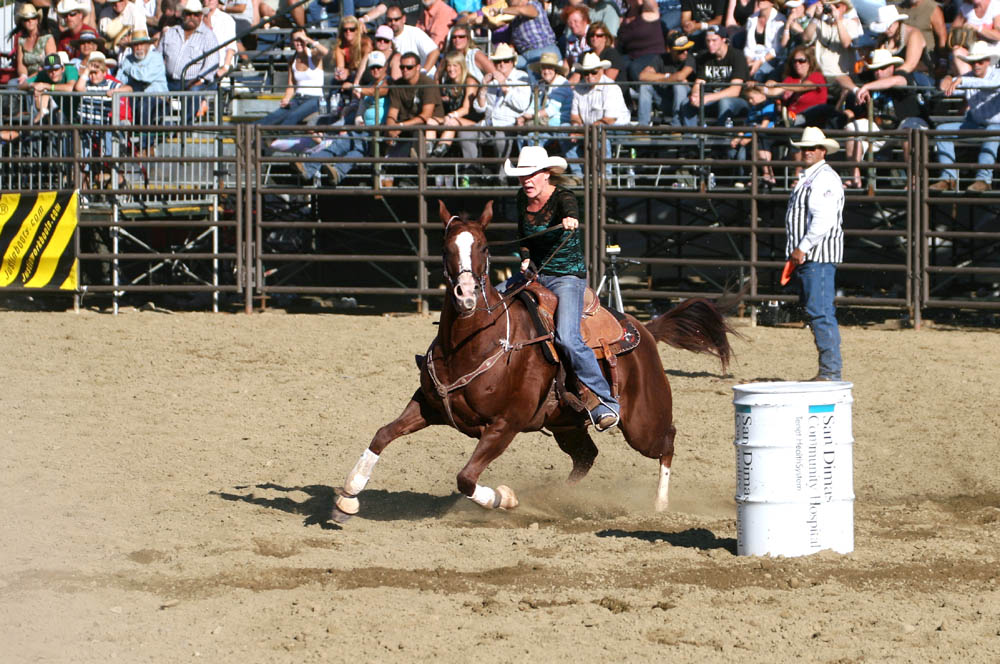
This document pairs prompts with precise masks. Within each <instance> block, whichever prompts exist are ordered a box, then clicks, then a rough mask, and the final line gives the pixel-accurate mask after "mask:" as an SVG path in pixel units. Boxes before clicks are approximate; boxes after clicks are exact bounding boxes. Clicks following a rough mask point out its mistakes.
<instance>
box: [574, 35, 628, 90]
mask: <svg viewBox="0 0 1000 664" xmlns="http://www.w3.org/2000/svg"><path fill="white" fill-rule="evenodd" d="M587 46H588V49H587V50H588V51H589V52H591V53H593V54H594V55H596V56H597V57H599V58H600V59H601V60H607V61H608V62H610V63H611V65H610V66H609V67H608V68H607V69H605V70H604V75H605V76H607V77H608V78H610V79H611V80H612V81H617V80H618V77H619V76H621V79H622V80H623V81H624V80H625V79H626V78H627V77H628V59H627V58H626V57H625V56H624V55H622V54H621V51H619V50H618V49H617V48H615V38H614V35H612V34H611V31H610V30H608V26H606V25H605V24H604V23H602V22H600V21H595V22H594V23H591V24H590V25H589V26H588V27H587ZM579 81H580V73H579V72H577V71H574V72H573V73H572V74H571V75H570V76H569V82H570V83H578V82H579Z"/></svg>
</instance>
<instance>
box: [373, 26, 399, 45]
mask: <svg viewBox="0 0 1000 664" xmlns="http://www.w3.org/2000/svg"><path fill="white" fill-rule="evenodd" d="M395 37H396V35H395V34H393V32H392V28H390V27H389V26H388V25H380V26H378V30H376V31H375V39H388V40H389V41H392V40H393V39H395Z"/></svg>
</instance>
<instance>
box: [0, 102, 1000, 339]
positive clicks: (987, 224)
mask: <svg viewBox="0 0 1000 664" xmlns="http://www.w3.org/2000/svg"><path fill="white" fill-rule="evenodd" d="M174 94H175V95H179V99H180V98H183V97H185V96H186V95H187V96H191V97H194V96H197V95H198V93H174ZM122 97H123V98H125V99H128V100H129V105H130V107H131V111H130V113H131V116H132V122H133V123H136V124H127V123H123V122H121V120H122V118H121V115H120V112H121V109H124V108H125V106H123V105H121V104H119V103H114V104H113V108H114V109H115V110H114V113H116V114H118V115H116V116H115V117H114V118H113V122H112V124H110V125H107V126H83V125H52V126H37V125H19V126H16V127H13V128H12V127H11V126H10V125H8V126H3V125H0V131H4V130H7V129H13V130H15V131H16V132H17V133H18V135H17V136H16V137H13V138H11V140H6V141H3V142H2V144H0V181H2V182H3V188H4V191H36V190H51V189H55V190H68V189H79V190H80V192H81V195H82V196H84V197H85V198H86V199H87V200H86V203H87V204H86V205H84V206H81V210H82V217H81V223H80V227H81V232H80V238H79V239H78V242H77V247H78V251H79V255H80V258H81V262H82V268H83V270H82V271H83V284H84V285H83V286H82V289H83V291H84V292H107V293H112V294H113V295H114V297H115V302H116V304H117V301H118V299H119V298H120V297H121V296H123V295H126V294H135V293H139V294H143V293H147V292H157V291H174V292H180V293H186V294H188V295H189V296H190V297H191V298H192V300H193V301H194V302H195V303H196V306H197V303H198V302H199V300H198V298H210V299H206V301H205V302H206V305H209V304H211V306H213V307H217V306H218V305H219V302H220V297H222V296H225V295H226V294H229V295H228V296H229V297H231V298H238V301H239V302H240V303H241V304H242V305H243V306H244V308H246V309H247V310H252V309H253V308H254V306H266V302H267V301H268V299H270V298H274V297H279V298H280V297H283V296H287V295H294V294H297V295H304V294H312V295H333V296H337V295H340V296H358V295H368V294H370V295H380V294H392V295H402V296H407V297H410V298H413V299H414V300H415V301H416V302H417V303H418V305H417V306H427V302H428V300H432V299H435V298H437V297H439V296H440V294H441V289H440V287H441V284H442V283H443V279H442V275H441V265H440V255H441V240H442V235H443V229H442V227H441V224H440V223H439V222H438V220H437V211H436V209H437V206H436V199H439V198H440V199H445V200H446V201H447V202H448V204H449V207H450V208H451V209H453V210H455V209H460V208H463V207H464V208H468V209H469V210H470V212H473V213H476V212H478V210H479V208H480V207H481V206H482V204H484V203H485V201H486V200H489V199H492V200H494V201H496V205H495V210H496V218H495V219H496V220H495V222H494V224H493V225H491V227H490V233H491V236H494V237H495V238H496V239H514V237H515V232H516V230H515V229H516V225H515V223H514V222H515V220H516V211H515V209H514V205H513V200H514V194H515V192H516V190H517V182H516V181H515V180H514V179H509V178H505V177H503V176H502V175H501V172H502V164H503V162H504V160H505V159H506V158H507V157H508V156H509V155H515V156H516V154H517V151H518V149H519V145H521V144H526V143H539V142H541V143H546V144H548V145H549V147H550V148H551V150H560V151H562V152H563V153H565V154H567V155H568V157H569V163H570V169H569V171H568V175H569V176H570V178H569V182H568V186H570V187H572V188H574V190H575V191H576V192H577V193H578V195H579V197H580V199H581V210H582V214H583V217H584V220H585V225H584V228H585V247H586V249H585V250H586V258H587V262H588V266H589V269H590V274H591V278H592V279H593V282H594V285H596V284H597V283H598V281H600V279H601V277H602V276H604V275H605V273H606V270H607V269H608V266H609V265H611V264H612V262H613V264H614V269H615V271H616V273H618V274H621V273H622V272H623V271H624V277H623V279H622V281H623V282H624V284H625V287H624V289H623V297H624V299H625V301H626V302H627V303H629V302H631V303H632V304H637V305H640V306H642V305H643V303H645V302H651V301H655V300H665V299H679V298H685V297H691V296H695V295H700V296H710V297H711V296H715V295H718V294H720V293H722V292H723V291H724V290H725V289H726V288H729V289H733V288H737V287H740V286H742V285H744V284H747V285H748V286H749V288H748V293H747V301H748V303H750V304H751V305H752V306H753V307H759V306H766V305H767V304H769V303H770V304H773V303H776V302H781V301H786V300H793V299H795V297H796V295H795V293H794V292H792V291H790V290H788V289H787V288H783V287H781V286H780V284H779V283H778V275H779V274H780V268H781V266H782V264H783V263H784V260H785V256H784V213H785V205H786V203H787V200H788V195H789V192H790V189H791V187H792V186H793V185H794V183H795V180H796V177H797V174H796V172H797V171H798V170H799V169H800V167H801V164H800V163H799V162H797V161H796V160H795V156H794V150H793V149H792V147H791V146H790V144H789V140H788V139H789V138H793V137H795V136H797V135H798V130H791V129H766V130H762V129H756V128H741V127H734V128H727V127H718V128H696V129H689V130H685V131H683V132H676V130H675V129H673V128H669V127H662V128H640V127H604V126H599V127H586V128H581V127H540V126H523V127H504V128H491V127H478V126H470V127H462V128H461V130H462V131H461V132H460V133H459V134H457V135H455V136H454V137H452V138H451V139H450V140H452V146H451V149H450V151H449V153H448V155H447V156H444V157H435V156H432V152H433V149H432V148H433V147H434V145H435V144H436V143H435V141H436V140H438V139H432V138H430V137H429V134H428V132H429V131H435V130H436V131H441V129H442V128H441V127H440V126H438V127H429V126H427V127H412V128H409V133H408V134H404V135H402V136H399V137H397V138H395V139H390V137H389V136H388V135H387V128H386V127H385V126H377V127H366V126H300V127H295V128H293V129H291V130H290V128H288V127H263V126H256V125H236V126H233V125H229V126H220V125H217V124H213V123H210V122H209V120H210V119H212V117H213V116H212V113H214V112H216V111H215V110H213V109H211V108H210V109H209V111H207V112H206V113H203V114H202V115H201V116H198V117H191V118H188V117H187V116H186V115H185V114H184V112H183V107H184V106H183V100H182V111H181V112H180V115H178V114H177V113H178V112H177V110H176V108H175V106H176V103H174V102H171V109H172V111H171V112H172V113H174V115H173V116H172V119H171V120H169V122H166V121H162V120H157V121H155V122H149V123H148V124H141V122H144V116H143V113H146V111H145V110H143V109H144V108H150V109H155V108H156V106H155V104H157V103H160V102H153V104H154V105H152V106H150V105H144V99H143V95H138V94H132V95H122ZM204 98H205V99H209V100H211V97H204ZM209 103H210V102H209ZM193 104H194V102H192V108H193ZM198 105H199V108H200V107H201V101H199V102H198ZM161 110H164V113H165V112H166V111H165V108H163V109H161ZM150 112H151V113H156V112H157V111H150ZM161 117H166V116H161ZM175 121H178V122H184V121H186V122H190V123H191V124H173V122H175ZM202 121H203V122H204V123H203V124H198V122H202ZM828 133H829V135H831V136H832V137H834V138H836V139H837V140H839V141H840V142H841V145H843V146H845V147H846V146H848V145H850V146H851V147H852V148H853V147H854V146H855V145H856V144H858V143H861V144H864V147H865V148H866V150H865V151H864V156H862V158H861V159H858V160H850V159H843V158H839V159H838V157H839V156H835V157H834V158H833V159H831V163H833V165H834V166H835V167H836V168H838V169H839V170H840V172H841V173H842V175H844V176H845V179H846V180H847V181H848V182H849V183H852V184H853V183H854V182H855V181H856V180H857V181H858V184H859V185H860V186H859V187H857V188H853V187H852V188H850V189H848V193H847V204H846V208H845V236H846V251H845V257H846V259H845V262H844V263H843V264H842V265H841V266H840V271H839V274H838V287H839V288H840V289H841V291H842V293H841V294H840V295H839V296H838V302H839V303H840V304H842V305H848V306H877V307H884V308H890V309H898V310H900V311H902V312H905V313H907V314H908V315H910V316H911V317H912V318H913V319H914V320H915V321H916V322H918V323H919V320H920V316H921V312H922V310H923V309H926V308H928V307H951V308H964V307H967V308H980V309H982V308H989V309H1000V292H998V291H1000V286H998V284H1000V232H998V225H997V216H998V211H1000V198H998V197H995V196H991V195H989V194H987V195H984V196H972V195H966V194H945V195H938V194H936V193H934V192H931V191H929V189H928V184H929V182H930V181H931V180H933V179H936V178H937V177H938V173H939V172H940V171H941V166H940V165H939V164H936V163H935V162H934V161H933V158H932V157H933V150H932V147H933V145H934V142H935V141H937V140H939V139H940V137H941V136H948V137H951V136H957V137H958V139H957V143H958V144H959V151H958V163H957V164H955V165H954V167H955V168H958V169H960V172H961V173H963V174H965V173H970V175H971V171H972V170H975V169H976V168H980V165H979V164H977V163H976V162H975V160H976V159H977V156H976V155H977V153H978V150H979V147H980V146H981V145H982V143H983V141H982V138H983V137H984V135H990V136H996V135H997V134H996V133H992V134H990V133H988V132H985V133H984V132H979V133H968V135H966V134H967V132H954V131H952V132H948V131H944V132H935V131H915V130H905V131H882V132H879V133H878V135H877V137H874V136H872V135H870V134H858V133H853V134H852V133H850V132H834V131H831V132H828ZM36 134H37V137H36ZM38 137H41V138H38ZM108 137H110V150H108V149H107V146H108V141H107V140H106V139H107V138H108ZM739 137H747V138H749V139H750V142H749V144H748V145H746V146H743V147H744V149H742V150H741V149H740V147H741V146H737V147H733V139H734V138H739ZM46 141H47V143H46V145H47V146H49V147H33V146H34V145H35V144H36V143H37V144H40V143H44V142H46ZM88 141H89V143H88ZM86 145H89V146H90V148H91V149H90V151H89V152H88V151H87V150H84V149H82V148H83V147H84V146H86ZM52 146H55V147H54V148H53V147H52ZM78 148H80V149H78ZM869 148H870V149H873V150H874V151H875V152H876V153H877V155H876V157H875V158H874V159H873V158H872V156H871V150H870V149H869ZM463 153H464V154H465V155H466V156H461V155H462V154H463ZM768 154H769V155H770V156H768ZM851 154H853V155H855V156H856V155H857V154H858V152H857V151H853V152H852V153H851ZM472 155H477V156H472ZM855 168H857V169H858V171H859V173H858V174H857V175H856V174H855V170H854V169H855ZM100 172H107V173H108V174H109V175H108V177H107V178H106V179H98V174H99V173H100ZM119 175H120V176H121V177H119ZM101 178H103V176H101ZM970 181H971V179H970V176H969V175H965V176H964V177H963V179H962V183H961V186H960V189H964V188H965V185H966V184H967V183H968V182H970ZM611 245H616V246H618V247H620V253H613V252H610V251H609V250H608V247H609V246H611ZM622 259H629V261H630V262H629V263H628V265H629V267H627V268H626V267H625V264H623V263H622V262H621V261H622ZM517 262H518V261H517V259H516V257H515V256H514V255H513V252H506V251H503V250H502V249H501V250H499V251H497V252H495V255H494V261H493V263H494V265H495V266H496V267H497V268H498V269H499V270H507V269H516V264H517Z"/></svg>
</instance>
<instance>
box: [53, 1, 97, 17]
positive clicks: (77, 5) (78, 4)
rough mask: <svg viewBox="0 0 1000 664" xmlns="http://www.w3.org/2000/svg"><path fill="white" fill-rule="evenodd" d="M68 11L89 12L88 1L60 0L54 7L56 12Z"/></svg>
mask: <svg viewBox="0 0 1000 664" xmlns="http://www.w3.org/2000/svg"><path fill="white" fill-rule="evenodd" d="M70 12H83V13H84V14H87V13H89V12H90V3H89V2H87V0H60V1H59V5H58V6H57V7H56V13H57V14H69V13H70Z"/></svg>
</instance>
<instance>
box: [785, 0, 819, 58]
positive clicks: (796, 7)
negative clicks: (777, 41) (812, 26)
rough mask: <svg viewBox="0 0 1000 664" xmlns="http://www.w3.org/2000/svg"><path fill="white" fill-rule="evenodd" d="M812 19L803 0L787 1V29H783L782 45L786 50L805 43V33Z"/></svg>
mask: <svg viewBox="0 0 1000 664" xmlns="http://www.w3.org/2000/svg"><path fill="white" fill-rule="evenodd" d="M811 20H812V19H811V18H809V17H808V16H806V5H805V2H804V1H803V0H788V2H786V3H785V29H784V30H782V31H781V47H782V48H783V49H784V50H785V51H786V52H787V51H790V50H791V49H793V48H795V47H797V46H802V45H803V33H805V30H806V27H807V26H808V25H809V21H811Z"/></svg>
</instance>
